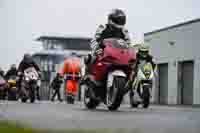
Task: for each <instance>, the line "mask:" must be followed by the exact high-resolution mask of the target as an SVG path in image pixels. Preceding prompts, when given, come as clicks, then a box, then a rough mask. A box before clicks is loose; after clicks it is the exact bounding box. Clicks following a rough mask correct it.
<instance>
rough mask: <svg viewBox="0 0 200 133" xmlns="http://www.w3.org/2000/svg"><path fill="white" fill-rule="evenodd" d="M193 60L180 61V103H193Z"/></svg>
mask: <svg viewBox="0 0 200 133" xmlns="http://www.w3.org/2000/svg"><path fill="white" fill-rule="evenodd" d="M193 80H194V62H193V61H187V62H182V63H181V86H182V87H181V104H188V105H190V104H192V103H193Z"/></svg>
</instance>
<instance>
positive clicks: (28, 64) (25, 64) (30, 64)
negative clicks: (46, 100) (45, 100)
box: [17, 59, 40, 100]
mask: <svg viewBox="0 0 200 133" xmlns="http://www.w3.org/2000/svg"><path fill="white" fill-rule="evenodd" d="M29 67H34V68H35V69H36V71H37V72H39V74H40V68H39V66H38V65H37V64H36V63H35V61H34V60H33V59H23V60H22V61H21V62H20V64H19V67H18V72H20V73H22V74H23V73H24V70H26V69H27V68H29ZM18 76H19V79H18V81H17V87H18V91H20V89H21V81H22V76H23V75H18ZM36 95H37V99H38V100H40V96H39V86H38V87H37V91H36Z"/></svg>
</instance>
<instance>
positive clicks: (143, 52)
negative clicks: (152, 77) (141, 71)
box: [127, 44, 157, 88]
mask: <svg viewBox="0 0 200 133" xmlns="http://www.w3.org/2000/svg"><path fill="white" fill-rule="evenodd" d="M136 57H137V61H136V67H135V68H134V72H136V73H134V75H133V77H131V79H132V80H129V81H128V84H127V85H128V86H127V87H128V88H131V85H132V83H133V81H134V79H135V76H136V75H137V72H138V66H139V64H140V63H141V62H142V61H146V62H149V63H151V65H152V67H153V71H154V72H155V71H156V70H157V65H156V64H155V62H154V61H153V56H152V55H150V53H149V45H148V44H142V45H141V46H139V48H138V52H137V54H136Z"/></svg>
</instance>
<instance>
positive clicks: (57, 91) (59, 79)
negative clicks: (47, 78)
mask: <svg viewBox="0 0 200 133" xmlns="http://www.w3.org/2000/svg"><path fill="white" fill-rule="evenodd" d="M62 83H63V80H62V76H61V75H60V74H59V73H57V74H56V77H55V78H54V79H53V81H52V82H51V87H52V89H54V90H55V91H54V94H53V96H52V98H51V101H52V102H53V101H54V98H55V96H56V95H57V96H58V97H57V98H58V100H59V101H60V102H62V99H61V97H60V87H61V84H62Z"/></svg>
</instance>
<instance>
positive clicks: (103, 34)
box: [90, 24, 131, 56]
mask: <svg viewBox="0 0 200 133" xmlns="http://www.w3.org/2000/svg"><path fill="white" fill-rule="evenodd" d="M106 38H121V39H124V40H125V41H126V42H127V43H128V44H129V45H130V43H131V41H130V37H129V33H128V30H126V29H119V28H116V27H114V26H113V25H111V24H106V25H100V26H99V27H98V28H97V30H96V33H95V37H94V38H93V39H92V41H91V43H90V47H91V49H92V55H93V56H95V55H96V51H98V50H99V49H100V47H99V44H100V43H101V41H102V40H104V39H106Z"/></svg>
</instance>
